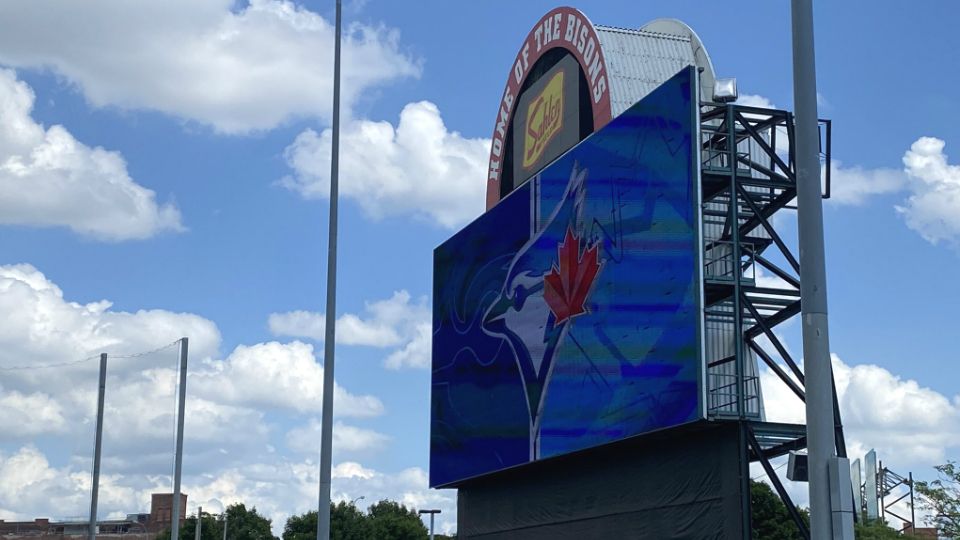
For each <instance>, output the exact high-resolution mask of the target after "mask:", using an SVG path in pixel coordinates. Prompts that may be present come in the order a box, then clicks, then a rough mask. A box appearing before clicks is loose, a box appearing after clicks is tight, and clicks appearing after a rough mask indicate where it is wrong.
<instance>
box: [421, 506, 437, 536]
mask: <svg viewBox="0 0 960 540" xmlns="http://www.w3.org/2000/svg"><path fill="white" fill-rule="evenodd" d="M417 513H418V514H430V540H433V516H435V515H436V514H439V513H440V510H439V509H433V510H418V511H417Z"/></svg>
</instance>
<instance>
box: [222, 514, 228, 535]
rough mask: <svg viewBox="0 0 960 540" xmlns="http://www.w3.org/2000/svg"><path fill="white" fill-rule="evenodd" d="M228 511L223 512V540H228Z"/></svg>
mask: <svg viewBox="0 0 960 540" xmlns="http://www.w3.org/2000/svg"><path fill="white" fill-rule="evenodd" d="M227 517H228V516H227V511H226V510H224V511H223V540H227Z"/></svg>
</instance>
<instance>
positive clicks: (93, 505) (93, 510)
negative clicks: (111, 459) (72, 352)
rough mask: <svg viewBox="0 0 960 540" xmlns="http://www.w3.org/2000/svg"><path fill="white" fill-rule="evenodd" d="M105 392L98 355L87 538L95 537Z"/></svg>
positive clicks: (104, 359) (104, 362) (102, 359)
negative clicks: (98, 371) (97, 387)
mask: <svg viewBox="0 0 960 540" xmlns="http://www.w3.org/2000/svg"><path fill="white" fill-rule="evenodd" d="M106 390H107V353H101V354H100V387H99V390H98V391H97V430H96V433H97V434H96V435H95V436H94V441H95V442H94V444H93V493H92V495H91V497H90V528H89V531H88V534H87V536H88V538H89V539H90V540H94V539H95V538H96V537H97V497H98V496H99V494H100V450H101V441H102V440H103V395H104V393H105V392H106Z"/></svg>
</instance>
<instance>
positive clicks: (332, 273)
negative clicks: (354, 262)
mask: <svg viewBox="0 0 960 540" xmlns="http://www.w3.org/2000/svg"><path fill="white" fill-rule="evenodd" d="M336 17H337V25H336V26H337V30H336V38H335V40H334V43H333V137H332V141H331V147H330V226H329V232H330V236H329V239H328V241H327V308H326V314H327V315H326V333H325V334H324V342H323V412H322V414H321V418H320V500H319V503H318V504H319V507H318V508H317V540H329V538H330V466H331V458H332V456H331V452H332V451H333V353H334V340H335V334H336V321H337V198H338V197H339V192H338V189H339V187H338V185H337V183H338V180H339V173H340V171H339V166H340V163H339V161H340V0H337V16H336Z"/></svg>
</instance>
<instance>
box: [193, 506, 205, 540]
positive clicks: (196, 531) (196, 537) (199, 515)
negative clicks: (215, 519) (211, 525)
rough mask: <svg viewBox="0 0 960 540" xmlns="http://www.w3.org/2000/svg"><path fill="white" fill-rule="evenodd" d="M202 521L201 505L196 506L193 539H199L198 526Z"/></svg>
mask: <svg viewBox="0 0 960 540" xmlns="http://www.w3.org/2000/svg"><path fill="white" fill-rule="evenodd" d="M202 521H203V507H202V506H197V528H196V529H195V530H194V531H193V539H194V540H200V526H201V525H202Z"/></svg>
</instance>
